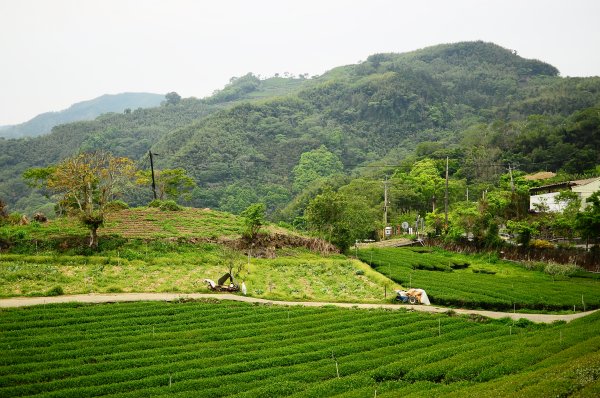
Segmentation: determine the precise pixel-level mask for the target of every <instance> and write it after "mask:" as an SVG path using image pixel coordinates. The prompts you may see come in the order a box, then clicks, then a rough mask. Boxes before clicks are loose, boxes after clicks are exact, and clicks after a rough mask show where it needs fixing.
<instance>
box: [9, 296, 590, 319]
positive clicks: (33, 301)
mask: <svg viewBox="0 0 600 398" xmlns="http://www.w3.org/2000/svg"><path fill="white" fill-rule="evenodd" d="M203 299H216V300H229V301H240V302H245V303H254V304H264V305H282V306H303V307H329V306H335V307H340V308H356V309H387V310H400V309H405V310H412V311H421V312H429V313H446V312H448V311H453V312H454V313H456V314H459V315H478V316H483V317H487V318H493V319H500V318H511V319H514V320H519V319H523V318H524V319H527V320H529V321H532V322H536V323H552V322H556V321H565V322H569V321H572V320H573V319H577V318H582V317H584V316H587V315H590V314H593V313H594V312H596V311H598V310H594V311H586V312H579V313H575V314H564V315H554V314H527V313H518V312H517V313H513V312H500V311H485V310H468V309H460V308H458V309H455V308H452V309H451V308H445V307H436V306H433V305H431V306H427V305H410V304H367V303H334V302H320V301H277V300H267V299H261V298H256V297H248V296H238V295H235V294H216V293H90V294H75V295H64V296H52V297H13V298H3V299H0V308H15V307H29V306H34V305H45V304H61V303H88V304H102V303H119V302H134V301H179V300H203Z"/></svg>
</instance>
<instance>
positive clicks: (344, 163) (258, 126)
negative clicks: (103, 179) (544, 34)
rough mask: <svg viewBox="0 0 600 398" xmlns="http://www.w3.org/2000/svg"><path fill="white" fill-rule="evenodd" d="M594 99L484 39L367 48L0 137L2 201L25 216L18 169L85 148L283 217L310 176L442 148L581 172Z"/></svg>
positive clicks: (472, 163) (595, 124) (589, 157)
mask: <svg viewBox="0 0 600 398" xmlns="http://www.w3.org/2000/svg"><path fill="white" fill-rule="evenodd" d="M599 104H600V78H561V77H559V73H558V70H557V69H556V68H554V67H553V66H551V65H548V64H546V63H543V62H541V61H537V60H528V59H524V58H521V57H519V56H517V55H516V54H515V53H514V52H513V51H510V50H507V49H504V48H502V47H499V46H497V45H494V44H491V43H484V42H466V43H457V44H448V45H439V46H435V47H430V48H425V49H422V50H418V51H414V52H410V53H404V54H376V55H372V56H370V57H368V58H367V60H366V61H364V62H361V63H359V64H356V65H348V66H343V67H339V68H335V69H333V70H331V71H329V72H327V73H325V74H323V75H322V76H320V77H313V78H310V79H307V78H306V77H304V76H303V77H301V78H280V77H277V78H271V79H266V80H261V79H259V78H257V77H256V76H254V75H252V74H248V75H246V76H243V77H240V78H234V79H232V81H231V82H230V84H229V85H227V86H226V87H225V88H224V89H223V90H221V91H218V92H216V93H215V94H214V95H213V96H211V97H208V98H205V99H202V100H197V99H193V98H190V99H184V100H181V101H180V102H179V103H176V104H164V105H163V106H161V107H157V108H152V109H143V110H137V111H134V112H132V113H130V114H108V115H104V116H102V117H99V118H98V119H96V120H94V121H89V122H78V123H71V124H66V125H62V126H58V127H55V128H54V129H53V131H52V133H51V134H49V135H47V136H45V137H40V138H35V139H24V140H0V151H1V152H0V153H1V154H2V155H0V170H1V171H0V198H4V200H5V201H7V202H8V203H9V205H10V206H11V209H12V210H15V209H18V210H28V211H31V210H32V209H33V208H35V207H36V206H38V205H39V204H41V203H43V202H44V201H45V199H44V198H42V197H40V196H39V194H30V191H29V190H28V188H27V187H26V186H25V185H24V183H23V182H22V180H21V179H20V174H21V173H22V172H23V171H24V170H25V169H26V168H28V167H31V166H43V165H47V164H50V163H53V162H56V161H57V160H59V159H61V158H62V157H64V156H67V155H69V154H72V153H75V152H77V151H81V150H93V149H106V150H109V151H111V152H112V153H113V154H115V155H119V156H128V157H131V158H133V159H136V160H142V159H143V156H144V155H145V154H146V153H147V151H148V150H149V149H152V151H153V152H156V153H158V154H159V155H158V156H157V167H158V168H175V167H182V168H184V169H186V170H187V171H188V173H189V174H190V176H192V177H193V179H194V180H195V181H196V183H197V184H198V188H196V189H195V190H194V192H193V194H192V199H191V201H189V202H188V203H189V204H192V205H195V206H201V207H213V208H220V209H223V210H228V211H234V212H239V211H240V210H242V209H244V208H245V207H246V206H248V205H249V204H251V203H253V202H257V201H262V202H265V203H267V205H268V209H269V212H270V213H272V214H274V213H277V214H278V217H281V218H289V217H291V216H293V215H294V211H293V210H290V206H292V207H293V206H295V205H294V204H296V205H297V204H298V203H301V202H303V200H304V199H302V198H305V197H306V196H307V195H308V196H310V195H311V193H310V192H314V190H315V189H316V187H317V186H318V185H319V184H318V183H317V180H318V179H319V178H322V177H331V176H332V175H334V174H340V177H339V178H338V179H339V181H340V183H339V184H345V183H348V182H349V181H350V176H352V177H357V176H363V177H364V176H367V175H368V176H371V177H374V178H382V177H383V175H384V174H385V173H393V172H394V168H393V167H388V168H386V167H374V166H377V165H383V164H388V165H398V164H401V163H402V162H406V161H407V160H411V161H414V160H415V159H418V158H419V157H423V156H430V157H433V158H441V157H445V156H450V157H451V158H452V159H453V165H452V173H453V175H455V176H456V177H457V178H464V179H467V180H468V181H469V182H486V181H490V180H491V174H493V173H491V172H490V169H489V167H488V166H489V164H492V163H501V162H508V161H510V162H512V163H513V164H518V166H519V167H520V168H521V169H522V170H524V171H536V170H541V169H549V170H552V171H556V170H559V169H564V170H565V171H569V172H575V173H580V172H583V171H585V170H588V169H590V168H593V167H594V166H595V165H597V164H600V148H599V146H598V143H597V137H598V136H599V133H598V131H599V125H600V122H599V121H598V118H597V116H595V115H597V112H598V108H597V107H598V105H599ZM594 107H596V108H594ZM339 164H341V166H340V167H338V166H337V165H339ZM146 167H147V166H146ZM343 176H346V177H343ZM311 179H312V180H313V181H314V183H312V184H306V183H304V182H305V181H308V180H311ZM36 195H37V196H36ZM145 195H147V197H148V199H149V198H150V196H149V192H148V191H146V194H145ZM142 197H143V196H140V195H139V193H138V194H135V195H132V198H131V199H130V200H132V201H134V202H135V201H139V200H141V199H140V198H142ZM378 200H379V199H378ZM282 209H285V211H283V213H281V211H282Z"/></svg>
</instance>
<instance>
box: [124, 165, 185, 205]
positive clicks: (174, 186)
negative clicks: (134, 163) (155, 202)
mask: <svg viewBox="0 0 600 398" xmlns="http://www.w3.org/2000/svg"><path fill="white" fill-rule="evenodd" d="M154 180H155V183H156V194H157V196H158V198H157V199H159V200H174V201H177V200H178V199H179V198H180V197H183V198H184V199H185V200H188V199H189V198H190V196H191V193H192V191H193V190H194V188H195V187H196V182H195V181H194V180H193V179H192V178H191V177H190V176H188V175H187V171H185V170H184V169H182V168H177V169H164V170H154ZM135 182H136V184H138V185H142V186H150V184H151V183H152V172H151V171H150V170H140V171H138V172H137V173H136V180H135Z"/></svg>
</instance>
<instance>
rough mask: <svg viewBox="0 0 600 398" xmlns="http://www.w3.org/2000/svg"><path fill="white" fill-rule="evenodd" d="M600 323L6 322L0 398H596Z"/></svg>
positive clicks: (226, 312) (110, 314) (27, 311)
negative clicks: (108, 397) (433, 397)
mask: <svg viewBox="0 0 600 398" xmlns="http://www.w3.org/2000/svg"><path fill="white" fill-rule="evenodd" d="M598 330H600V314H599V313H596V314H594V315H591V316H588V317H586V318H582V319H579V320H576V321H572V322H570V323H568V324H565V323H559V324H552V325H534V324H530V323H528V322H522V321H521V322H516V323H513V322H511V321H508V320H506V321H504V320H501V321H487V320H483V319H468V318H461V317H453V316H448V315H429V314H421V313H412V312H403V311H385V310H369V311H367V310H356V309H339V308H333V307H332V308H320V309H317V308H302V307H293V308H287V307H270V306H260V305H251V304H244V303H231V302H227V303H226V302H210V303H207V302H175V303H162V302H140V303H128V304H102V305H77V304H71V305H47V306H37V307H28V308H18V309H4V310H2V311H1V312H0V396H2V397H18V396H35V397H82V396H87V397H91V396H111V397H149V396H153V397H156V396H170V397H281V396H290V397H325V396H328V397H330V396H340V397H341V396H343V397H372V396H375V395H376V396H377V397H398V396H402V397H407V396H415V397H416V396H423V395H424V394H426V395H428V396H444V397H465V396H467V397H468V396H473V397H485V396H489V397H492V396H494V397H497V396H509V395H510V396H523V397H525V396H527V397H549V396H568V395H569V396H580V397H584V396H598V394H599V393H600V335H599V334H598Z"/></svg>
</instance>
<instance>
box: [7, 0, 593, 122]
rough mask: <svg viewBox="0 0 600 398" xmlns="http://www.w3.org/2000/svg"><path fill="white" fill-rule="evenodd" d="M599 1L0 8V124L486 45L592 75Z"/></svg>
mask: <svg viewBox="0 0 600 398" xmlns="http://www.w3.org/2000/svg"><path fill="white" fill-rule="evenodd" d="M599 16H600V1H598V0H569V1H555V0H500V1H484V0H477V1H476V0H439V1H434V0H414V1H401V0H396V1H393V0H366V1H352V0H343V1H342V0H319V1H313V0H302V1H285V0H277V1H276V0H272V1H271V0H239V1H234V0H214V1H200V0H197V1H192V0H0V125H5V124H15V123H20V122H23V121H26V120H28V119H30V118H32V117H33V116H35V115H37V114H39V113H42V112H47V111H58V110H62V109H65V108H67V107H68V106H69V105H71V104H73V103H75V102H78V101H82V100H87V99H92V98H95V97H98V96H100V95H102V94H116V93H121V92H141V91H145V92H154V93H161V94H162V93H167V92H169V91H176V92H178V93H179V94H180V95H182V96H183V97H189V96H195V97H198V98H201V97H204V96H207V95H210V94H211V93H212V92H213V91H214V90H216V89H219V88H222V87H223V86H224V85H225V84H226V83H227V82H228V81H229V78H230V77H232V76H241V75H243V74H246V73H248V72H253V73H255V74H260V75H262V76H272V75H273V74H275V73H282V74H283V73H284V72H290V73H293V74H296V75H297V74H300V73H309V74H310V75H315V74H321V73H323V72H325V71H326V70H328V69H331V68H333V67H335V66H339V65H346V64H352V63H356V62H358V61H359V60H364V59H366V58H367V56H369V55H370V54H373V53H377V52H406V51H411V50H416V49H418V48H423V47H426V46H430V45H434V44H440V43H453V42H457V41H465V40H484V41H489V42H494V43H496V44H499V45H501V46H503V47H506V48H509V49H513V50H517V51H518V54H519V55H521V56H523V57H526V58H537V59H540V60H542V61H545V62H548V63H550V64H552V65H554V66H556V67H557V68H558V69H559V70H560V72H561V75H562V76H598V75H600V51H599V50H600V23H598V17H599Z"/></svg>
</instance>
